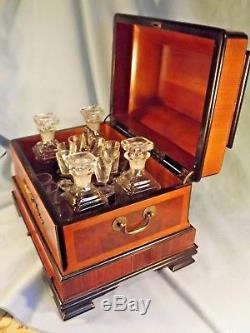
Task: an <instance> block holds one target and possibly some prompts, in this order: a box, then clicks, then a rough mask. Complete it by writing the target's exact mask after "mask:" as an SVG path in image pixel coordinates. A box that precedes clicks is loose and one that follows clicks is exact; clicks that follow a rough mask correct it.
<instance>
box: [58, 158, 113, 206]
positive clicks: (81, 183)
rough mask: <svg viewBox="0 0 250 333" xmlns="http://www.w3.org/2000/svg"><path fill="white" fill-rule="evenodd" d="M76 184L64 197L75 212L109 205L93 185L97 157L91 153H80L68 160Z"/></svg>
mask: <svg viewBox="0 0 250 333" xmlns="http://www.w3.org/2000/svg"><path fill="white" fill-rule="evenodd" d="M67 163H68V167H69V172H70V174H71V175H72V177H73V181H74V184H73V185H72V186H71V187H70V189H69V190H67V191H65V193H64V196H65V198H66V199H67V200H68V202H69V203H70V205H71V206H72V208H73V210H74V211H75V212H84V211H86V210H90V209H93V208H97V207H98V208H99V207H101V206H104V205H107V203H108V201H107V199H106V197H105V196H104V195H103V194H102V193H101V192H100V191H98V190H97V188H96V187H95V186H94V185H93V184H92V183H91V177H92V174H93V173H94V171H95V167H96V157H95V156H94V155H93V154H91V153H90V152H80V153H76V154H72V155H69V156H68V158H67Z"/></svg>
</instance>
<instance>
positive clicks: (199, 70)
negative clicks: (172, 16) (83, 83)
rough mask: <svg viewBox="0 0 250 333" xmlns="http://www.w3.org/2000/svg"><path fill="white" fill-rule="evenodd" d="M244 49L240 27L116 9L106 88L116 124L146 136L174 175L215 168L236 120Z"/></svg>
mask: <svg viewBox="0 0 250 333" xmlns="http://www.w3.org/2000/svg"><path fill="white" fill-rule="evenodd" d="M246 48H247V36H246V35H245V34H243V33H235V32H234V33H232V32H230V33H229V32H226V31H224V30H222V29H218V28H212V27H206V26H200V25H194V24H187V23H180V22H171V21H166V20H161V19H152V18H145V17H138V16H131V15H123V14H117V15H116V16H115V20H114V43H113V70H112V74H113V76H112V89H111V112H112V115H113V118H114V119H115V124H116V126H117V127H119V129H120V130H122V131H125V132H127V134H128V135H134V134H136V135H143V136H145V137H147V138H149V139H150V140H152V141H153V142H154V143H155V147H156V150H155V151H154V154H155V155H160V156H161V157H162V156H164V158H163V160H164V161H165V163H166V165H168V166H169V167H170V168H172V169H173V170H174V169H176V170H177V173H178V172H179V173H183V174H185V175H188V174H191V173H192V175H193V179H194V180H199V179H200V178H201V177H202V176H208V175H211V174H214V173H217V172H219V170H220V168H221V164H222V161H223V157H224V151H225V148H226V146H227V144H228V140H229V134H230V129H231V127H233V128H234V130H233V132H235V126H234V125H235V124H234V121H233V120H234V119H235V118H237V120H238V113H239V110H238V109H239V108H237V98H238V96H239V95H241V97H242V89H243V88H242V86H245V83H244V84H242V82H241V81H242V80H241V78H242V77H245V78H246V75H245V76H244V75H243V74H244V73H243V72H244V62H245V63H246V62H248V61H246V59H248V57H247V58H246ZM246 67H247V66H245V71H246ZM244 80H245V79H244ZM240 93H241V94H240ZM241 100H242V98H241ZM240 104H241V103H240ZM236 113H237V117H236V116H235V114H236ZM231 132H232V131H231ZM230 140H231V141H232V138H231V139H230ZM230 145H231V144H230Z"/></svg>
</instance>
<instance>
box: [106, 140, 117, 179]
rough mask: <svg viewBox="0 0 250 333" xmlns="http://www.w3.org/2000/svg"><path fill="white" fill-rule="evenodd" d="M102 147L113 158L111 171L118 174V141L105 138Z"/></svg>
mask: <svg viewBox="0 0 250 333" xmlns="http://www.w3.org/2000/svg"><path fill="white" fill-rule="evenodd" d="M104 148H105V150H106V152H107V154H108V155H109V156H110V157H111V158H112V159H113V163H112V169H111V173H112V174H118V169H119V159H120V142H119V141H116V140H107V141H105V145H104Z"/></svg>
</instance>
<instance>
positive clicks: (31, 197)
mask: <svg viewBox="0 0 250 333" xmlns="http://www.w3.org/2000/svg"><path fill="white" fill-rule="evenodd" d="M23 185H24V189H25V192H26V193H27V195H28V197H29V200H30V202H31V204H32V206H33V208H34V210H35V212H36V214H37V216H38V217H39V219H40V221H41V223H42V224H44V223H45V222H44V219H43V218H42V215H41V213H40V210H39V206H38V204H37V202H36V200H35V198H34V197H33V195H32V193H31V191H30V189H29V187H28V185H27V184H26V182H23Z"/></svg>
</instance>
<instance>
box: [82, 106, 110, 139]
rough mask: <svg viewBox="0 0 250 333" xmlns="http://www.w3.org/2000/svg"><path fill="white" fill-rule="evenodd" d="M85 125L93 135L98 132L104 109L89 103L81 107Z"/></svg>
mask: <svg viewBox="0 0 250 333" xmlns="http://www.w3.org/2000/svg"><path fill="white" fill-rule="evenodd" d="M81 114H82V116H83V118H84V120H85V122H86V125H87V126H88V128H89V129H91V130H92V131H93V132H94V134H95V135H98V134H99V129H100V124H101V122H102V120H103V117H104V114H105V112H104V110H103V109H102V108H101V107H100V106H99V105H90V106H86V107H84V108H82V109H81Z"/></svg>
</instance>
